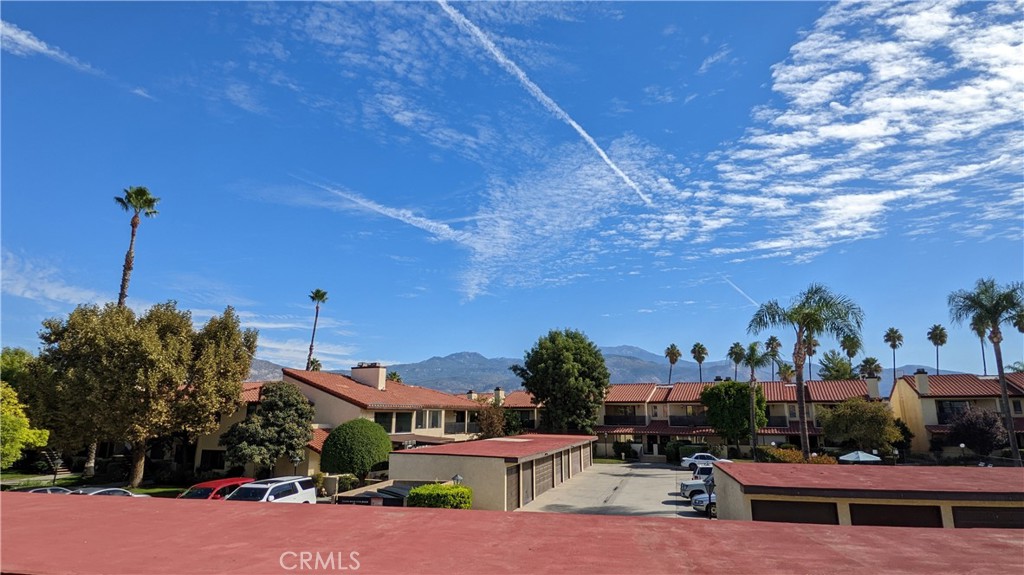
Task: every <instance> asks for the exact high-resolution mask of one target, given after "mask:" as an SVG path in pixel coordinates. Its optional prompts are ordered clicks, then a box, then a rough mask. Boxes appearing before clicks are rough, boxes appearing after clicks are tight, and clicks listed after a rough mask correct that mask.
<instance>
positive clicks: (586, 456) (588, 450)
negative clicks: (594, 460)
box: [580, 445, 593, 469]
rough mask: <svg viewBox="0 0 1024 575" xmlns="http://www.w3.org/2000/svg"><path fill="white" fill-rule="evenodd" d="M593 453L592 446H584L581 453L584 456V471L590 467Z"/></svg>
mask: <svg viewBox="0 0 1024 575" xmlns="http://www.w3.org/2000/svg"><path fill="white" fill-rule="evenodd" d="M592 451H593V448H592V447H591V446H590V445H584V446H583V447H582V448H581V451H580V453H581V454H582V455H583V469H586V468H588V467H590V455H591V453H592Z"/></svg>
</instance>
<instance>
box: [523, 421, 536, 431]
mask: <svg viewBox="0 0 1024 575" xmlns="http://www.w3.org/2000/svg"><path fill="white" fill-rule="evenodd" d="M521 422H522V424H523V429H537V420H536V419H523V420H521Z"/></svg>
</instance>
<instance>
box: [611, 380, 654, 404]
mask: <svg viewBox="0 0 1024 575" xmlns="http://www.w3.org/2000/svg"><path fill="white" fill-rule="evenodd" d="M656 387H658V385H657V384H656V383H614V384H612V385H610V386H608V394H607V395H605V397H604V402H605V403H646V402H647V400H648V399H649V398H650V397H651V394H652V393H654V389H655V388H656Z"/></svg>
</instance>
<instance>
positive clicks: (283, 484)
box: [225, 475, 316, 503]
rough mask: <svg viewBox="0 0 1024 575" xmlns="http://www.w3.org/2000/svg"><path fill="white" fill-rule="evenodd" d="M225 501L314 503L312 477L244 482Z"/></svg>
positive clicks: (298, 476)
mask: <svg viewBox="0 0 1024 575" xmlns="http://www.w3.org/2000/svg"><path fill="white" fill-rule="evenodd" d="M225 500H226V501H267V502H272V503H316V486H315V485H314V484H313V479H312V478H310V477H304V476H302V475H291V476H287V477H274V478H272V479H261V480H259V481H253V482H251V483H246V484H245V485H242V486H240V487H238V489H235V491H234V492H232V493H231V495H228V496H227V497H226V498H225Z"/></svg>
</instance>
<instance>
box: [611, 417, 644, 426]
mask: <svg viewBox="0 0 1024 575" xmlns="http://www.w3.org/2000/svg"><path fill="white" fill-rule="evenodd" d="M604 424H605V425H646V424H647V418H646V417H644V416H642V415H606V416H604Z"/></svg>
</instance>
